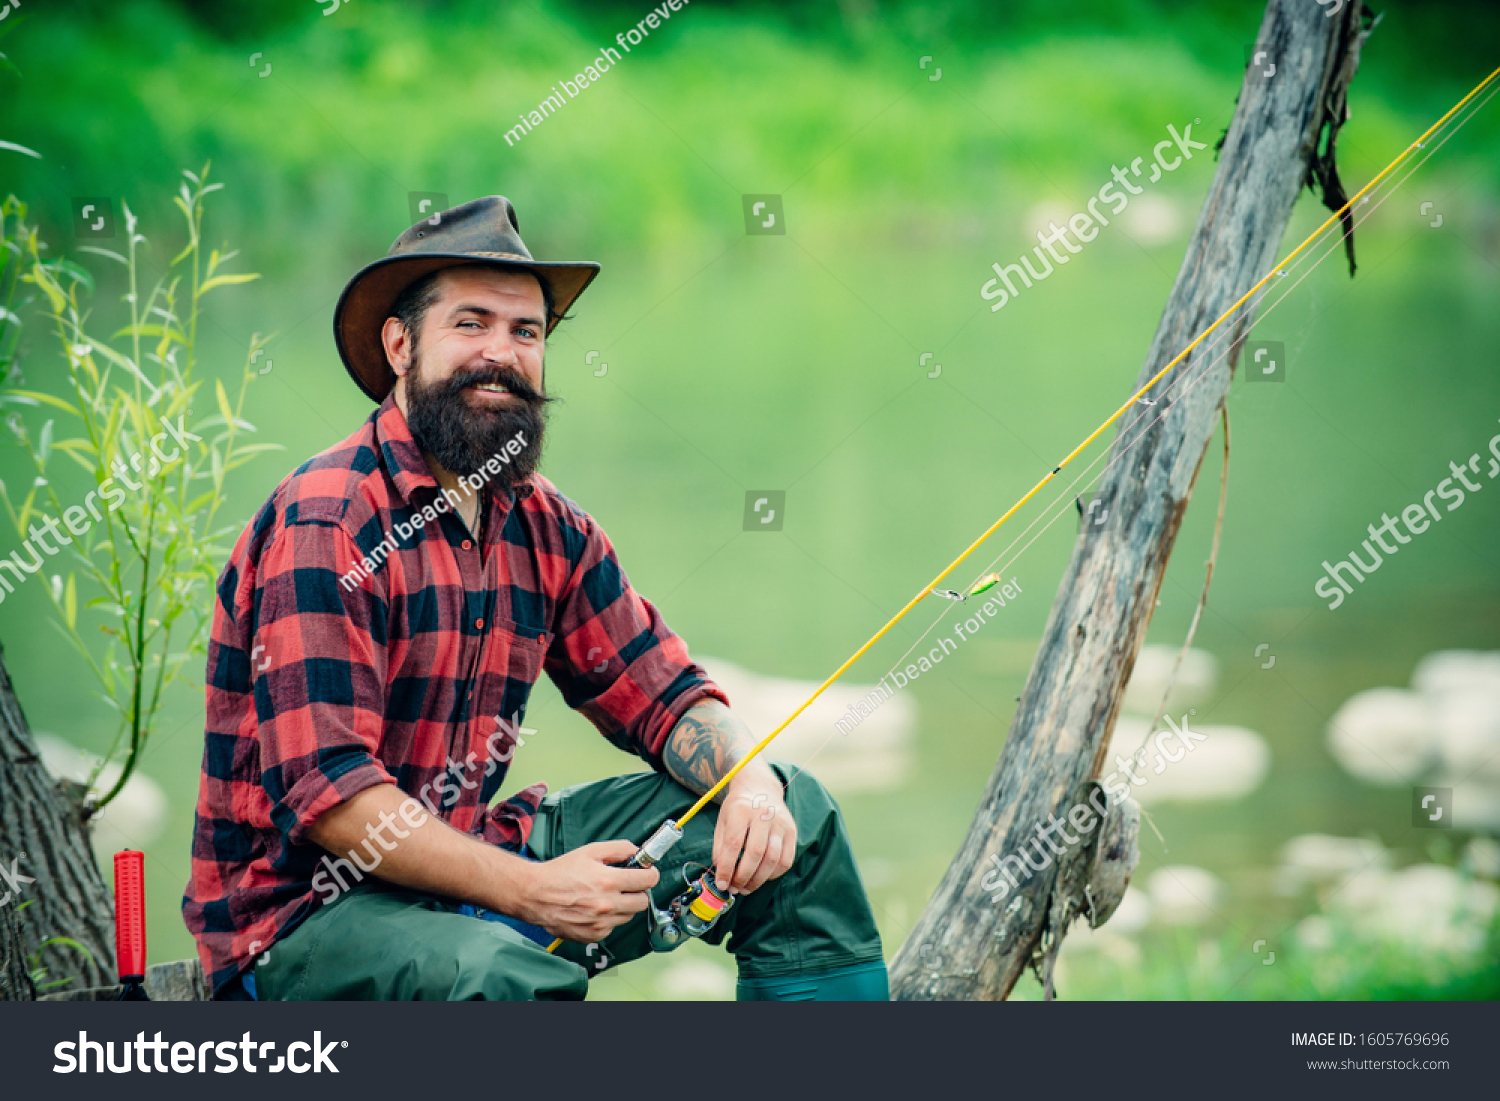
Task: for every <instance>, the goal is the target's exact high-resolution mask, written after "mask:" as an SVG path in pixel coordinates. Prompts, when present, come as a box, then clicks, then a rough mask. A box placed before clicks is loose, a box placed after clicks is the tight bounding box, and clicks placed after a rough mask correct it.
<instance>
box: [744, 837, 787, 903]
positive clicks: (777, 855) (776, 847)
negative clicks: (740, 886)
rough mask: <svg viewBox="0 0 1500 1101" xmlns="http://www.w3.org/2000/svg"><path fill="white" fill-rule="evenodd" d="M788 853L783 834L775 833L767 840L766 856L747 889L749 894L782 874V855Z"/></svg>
mask: <svg viewBox="0 0 1500 1101" xmlns="http://www.w3.org/2000/svg"><path fill="white" fill-rule="evenodd" d="M785 851H786V844H785V842H784V841H783V840H782V837H781V834H779V833H773V834H772V835H771V836H770V837H769V838H767V839H766V850H765V856H764V857H762V858H761V862H760V866H759V867H758V868H756V869H755V874H754V875H753V876H752V877H751V879H750V883H749V885H748V886H747V887H746V888H745V890H746V891H747V892H749V891H753V890H755V889H756V888H758V887H760V886H761V885H762V884H763V883H765V882H766V881H767V880H768V879H771V878H772V877H773V876H776V875H778V874H780V872H779V869H780V868H781V854H782V853H783V852H785Z"/></svg>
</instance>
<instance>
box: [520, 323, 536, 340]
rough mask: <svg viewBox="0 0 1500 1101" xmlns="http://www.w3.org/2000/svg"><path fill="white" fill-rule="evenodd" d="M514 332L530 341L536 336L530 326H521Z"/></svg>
mask: <svg viewBox="0 0 1500 1101" xmlns="http://www.w3.org/2000/svg"><path fill="white" fill-rule="evenodd" d="M516 332H518V333H520V334H521V335H522V336H528V337H530V338H531V339H532V340H535V339H536V336H537V332H536V330H535V329H533V328H532V327H531V326H530V325H521V326H519V327H517V329H516Z"/></svg>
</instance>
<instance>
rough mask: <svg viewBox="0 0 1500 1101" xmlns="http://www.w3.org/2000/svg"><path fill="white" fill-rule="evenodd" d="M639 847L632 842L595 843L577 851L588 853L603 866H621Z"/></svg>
mask: <svg viewBox="0 0 1500 1101" xmlns="http://www.w3.org/2000/svg"><path fill="white" fill-rule="evenodd" d="M639 847H640V846H639V845H637V844H635V842H633V841H595V842H594V843H593V844H592V845H585V846H583V848H582V849H580V850H579V851H580V852H586V853H588V854H589V856H590V857H592V858H593V859H595V860H598V861H600V862H602V863H604V864H623V863H625V861H627V860H629V859H630V858H631V857H632V856H634V855H635V850H636V849H638V848H639Z"/></svg>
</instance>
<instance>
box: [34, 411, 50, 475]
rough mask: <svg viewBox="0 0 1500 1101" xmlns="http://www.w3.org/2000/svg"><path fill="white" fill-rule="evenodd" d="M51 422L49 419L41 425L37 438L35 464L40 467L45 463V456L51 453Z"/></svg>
mask: <svg viewBox="0 0 1500 1101" xmlns="http://www.w3.org/2000/svg"><path fill="white" fill-rule="evenodd" d="M53 423H54V422H52V421H50V420H49V421H48V422H47V423H46V424H44V425H42V433H41V436H40V437H38V439H37V448H36V450H37V465H38V466H41V467H45V466H46V465H47V456H48V455H50V454H52V425H53Z"/></svg>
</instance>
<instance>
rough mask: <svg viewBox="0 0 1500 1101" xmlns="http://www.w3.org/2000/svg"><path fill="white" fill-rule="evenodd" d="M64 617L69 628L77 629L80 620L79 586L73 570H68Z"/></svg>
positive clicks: (71, 629)
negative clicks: (75, 580)
mask: <svg viewBox="0 0 1500 1101" xmlns="http://www.w3.org/2000/svg"><path fill="white" fill-rule="evenodd" d="M63 618H64V619H65V620H66V621H67V624H68V630H70V631H73V630H77V627H76V626H75V625H76V624H77V622H78V586H77V584H76V583H75V582H74V579H73V571H72V570H69V571H68V587H67V589H66V590H65V591H64V593H63Z"/></svg>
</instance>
